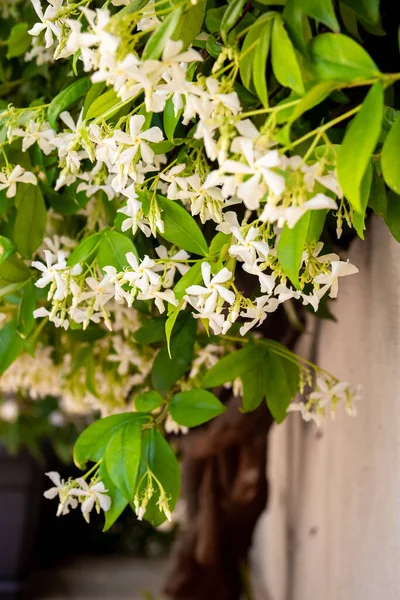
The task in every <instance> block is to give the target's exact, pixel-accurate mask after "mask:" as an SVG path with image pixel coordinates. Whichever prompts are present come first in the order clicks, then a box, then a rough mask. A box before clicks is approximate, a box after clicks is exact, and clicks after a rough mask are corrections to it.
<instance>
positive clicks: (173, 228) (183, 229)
mask: <svg viewBox="0 0 400 600" xmlns="http://www.w3.org/2000/svg"><path fill="white" fill-rule="evenodd" d="M157 202H158V205H159V207H160V208H161V210H162V220H163V221H164V232H163V233H160V235H161V236H162V237H163V238H164V239H165V240H167V241H168V242H171V244H177V245H178V246H179V248H183V249H184V250H187V251H188V252H193V253H194V254H199V255H200V256H206V255H207V254H208V246H207V242H206V240H205V238H204V235H203V233H202V231H201V229H200V227H199V226H198V225H197V223H196V221H195V220H194V219H193V217H192V216H191V215H190V214H189V213H188V211H187V210H186V209H184V208H183V206H180V204H178V203H177V202H174V201H173V200H168V199H167V198H164V197H163V196H157Z"/></svg>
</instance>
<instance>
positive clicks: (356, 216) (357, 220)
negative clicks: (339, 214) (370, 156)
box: [353, 163, 373, 240]
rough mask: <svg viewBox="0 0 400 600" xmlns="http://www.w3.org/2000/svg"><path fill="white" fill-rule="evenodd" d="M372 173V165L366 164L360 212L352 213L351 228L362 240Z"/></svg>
mask: <svg viewBox="0 0 400 600" xmlns="http://www.w3.org/2000/svg"><path fill="white" fill-rule="evenodd" d="M372 172H373V169H372V164H371V163H368V166H367V170H366V171H365V173H364V177H363V178H362V182H361V194H360V197H361V212H354V213H353V227H354V229H355V230H356V231H357V233H358V235H359V237H360V238H361V239H362V240H363V239H364V229H365V211H366V209H367V204H368V198H369V195H370V192H371V183H372Z"/></svg>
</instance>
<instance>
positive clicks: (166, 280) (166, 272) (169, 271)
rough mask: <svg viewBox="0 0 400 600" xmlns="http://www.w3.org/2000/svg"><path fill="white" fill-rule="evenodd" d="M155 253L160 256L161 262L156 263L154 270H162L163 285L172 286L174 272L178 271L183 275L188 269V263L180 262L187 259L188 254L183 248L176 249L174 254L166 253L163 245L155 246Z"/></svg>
mask: <svg viewBox="0 0 400 600" xmlns="http://www.w3.org/2000/svg"><path fill="white" fill-rule="evenodd" d="M156 254H157V256H158V257H159V258H161V259H162V260H163V261H165V262H163V263H160V264H158V265H157V264H156V266H155V267H154V271H157V272H159V273H160V272H163V286H164V287H166V288H169V287H172V286H173V284H174V278H175V273H176V271H178V272H179V273H180V274H181V275H184V274H185V273H187V272H188V271H189V268H190V267H188V265H185V264H182V262H178V261H185V260H189V258H190V254H188V253H187V252H186V251H185V250H178V252H175V254H171V255H169V254H168V250H167V249H166V247H165V246H158V248H156Z"/></svg>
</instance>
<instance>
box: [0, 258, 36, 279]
mask: <svg viewBox="0 0 400 600" xmlns="http://www.w3.org/2000/svg"><path fill="white" fill-rule="evenodd" d="M30 276H31V271H30V270H29V269H28V267H27V266H26V265H25V263H24V262H22V260H21V259H19V258H18V257H17V256H16V255H14V254H13V255H12V256H9V257H8V259H7V260H5V261H4V262H3V263H2V264H1V265H0V279H2V280H3V281H5V282H7V283H12V284H15V283H23V282H25V281H27V279H29V278H30ZM21 287H22V286H21Z"/></svg>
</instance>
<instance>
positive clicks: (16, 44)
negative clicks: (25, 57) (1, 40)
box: [7, 23, 32, 58]
mask: <svg viewBox="0 0 400 600" xmlns="http://www.w3.org/2000/svg"><path fill="white" fill-rule="evenodd" d="M28 29H29V26H28V25H27V23H16V24H15V25H13V27H12V28H11V31H10V35H9V37H8V40H7V45H8V50H7V58H14V57H16V56H21V55H22V54H25V52H27V50H29V48H30V46H31V43H32V36H31V35H29V33H28Z"/></svg>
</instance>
